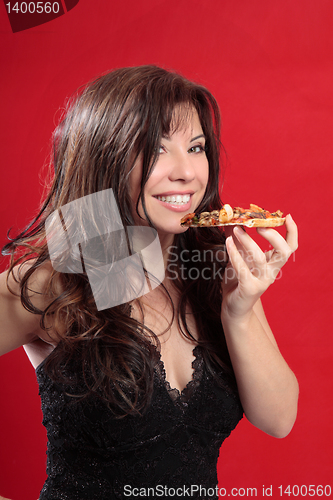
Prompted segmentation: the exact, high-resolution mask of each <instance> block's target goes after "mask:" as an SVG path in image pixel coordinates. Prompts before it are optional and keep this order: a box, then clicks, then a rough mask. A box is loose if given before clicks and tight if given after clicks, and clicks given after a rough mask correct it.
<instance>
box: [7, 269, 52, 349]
mask: <svg viewBox="0 0 333 500" xmlns="http://www.w3.org/2000/svg"><path fill="white" fill-rule="evenodd" d="M32 265H33V262H32V261H28V262H27V263H25V264H23V265H21V266H17V267H15V268H14V269H13V273H9V274H8V271H5V272H3V273H2V274H0V355H1V354H4V353H6V352H9V351H11V350H13V349H16V348H17V347H20V346H22V345H24V344H29V343H31V342H34V341H35V340H38V339H39V338H43V337H45V335H47V334H46V332H45V331H44V330H43V329H42V328H41V326H40V320H41V314H42V312H43V311H44V310H45V308H46V307H47V306H48V305H49V304H50V302H51V301H52V300H53V299H52V298H51V297H50V295H49V293H48V286H49V282H50V278H51V273H52V266H51V264H50V263H45V265H43V266H42V267H40V268H38V269H36V270H35V271H34V273H33V274H32V275H31V276H30V277H29V280H28V292H27V294H28V297H29V300H30V301H31V303H32V304H33V306H34V307H35V308H36V310H38V311H40V314H38V313H36V314H35V313H32V312H30V311H28V310H27V309H26V308H25V307H24V306H23V305H22V302H21V286H20V283H21V280H22V278H23V276H24V275H25V273H26V272H27V271H28V270H29V269H30V268H31V266H32ZM7 285H8V286H7ZM47 336H48V335H47ZM45 341H46V342H48V341H50V338H49V336H48V340H47V339H45Z"/></svg>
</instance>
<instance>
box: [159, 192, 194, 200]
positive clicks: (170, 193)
mask: <svg viewBox="0 0 333 500" xmlns="http://www.w3.org/2000/svg"><path fill="white" fill-rule="evenodd" d="M177 194H180V195H181V196H182V195H184V194H189V195H190V196H192V194H194V191H165V193H158V194H154V195H153V196H154V198H156V197H157V196H173V195H174V196H177Z"/></svg>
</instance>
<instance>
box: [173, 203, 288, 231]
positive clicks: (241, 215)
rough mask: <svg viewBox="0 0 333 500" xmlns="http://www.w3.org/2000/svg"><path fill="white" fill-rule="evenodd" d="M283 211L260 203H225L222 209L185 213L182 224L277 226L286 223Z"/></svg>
mask: <svg viewBox="0 0 333 500" xmlns="http://www.w3.org/2000/svg"><path fill="white" fill-rule="evenodd" d="M282 215H283V214H282V212H280V210H277V211H276V212H268V210H265V209H263V208H260V207H258V205H253V204H250V208H247V209H245V208H240V207H236V208H231V206H230V205H227V204H226V205H223V207H222V208H221V209H220V210H213V211H212V212H202V213H200V214H198V213H192V214H187V215H185V216H184V217H183V218H182V219H181V221H180V224H181V226H185V227H212V226H247V227H277V226H282V225H283V224H284V223H285V217H282Z"/></svg>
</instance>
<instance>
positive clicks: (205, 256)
mask: <svg viewBox="0 0 333 500" xmlns="http://www.w3.org/2000/svg"><path fill="white" fill-rule="evenodd" d="M219 120H220V119H219V111H218V107H217V104H216V101H215V99H214V98H213V96H212V95H211V94H210V93H209V92H208V90H206V89H205V88H203V87H201V86H199V85H197V84H194V83H192V82H189V81H187V80H186V79H184V78H182V77H181V76H179V75H177V74H175V73H172V72H167V71H165V70H163V69H160V68H157V67H154V66H143V67H137V68H124V69H120V70H116V71H113V72H111V73H108V74H106V75H104V76H102V77H100V78H99V79H97V80H96V81H95V82H93V83H92V84H91V85H89V86H88V87H87V88H86V89H84V90H83V92H82V93H81V95H79V96H78V97H77V99H76V100H75V101H74V102H73V103H72V104H71V105H70V106H69V109H68V111H67V114H66V116H65V117H64V119H63V121H62V122H61V124H60V125H59V127H58V128H57V130H56V133H55V138H54V169H55V175H54V181H53V184H52V186H51V188H50V190H49V194H48V196H47V198H46V200H45V202H44V203H43V206H42V208H41V210H40V213H39V215H38V216H37V217H36V219H35V220H34V221H33V222H32V224H31V226H30V227H29V228H28V229H26V230H25V231H24V232H23V233H22V234H21V235H19V236H18V237H17V238H15V239H14V240H13V241H12V242H11V243H9V244H8V245H7V246H6V247H5V251H6V252H7V253H9V252H11V253H12V260H11V266H10V269H9V273H3V274H2V275H1V303H0V308H1V321H0V325H1V326H0V328H1V336H0V342H1V344H0V345H1V353H5V352H7V351H10V350H12V349H15V348H16V347H19V346H21V345H24V347H25V350H26V352H27V354H28V356H29V358H30V360H31V362H32V364H33V365H34V367H35V368H36V373H37V378H38V382H39V385H40V395H41V399H42V408H43V413H44V420H43V423H44V425H45V426H46V428H47V430H48V439H49V442H48V466H47V472H48V479H47V481H46V483H45V485H44V487H43V489H42V492H41V495H40V499H46V498H47V499H53V498H54V499H55V498H59V499H60V498H62V499H71V500H73V499H76V498H80V499H84V498H87V499H88V498H89V499H93V498H96V499H97V498H98V499H104V498H105V499H110V498H124V497H134V496H138V495H139V494H140V495H141V496H148V495H150V496H152V497H154V496H155V497H163V495H164V496H165V497H167V496H170V495H172V494H173V495H177V496H190V495H191V496H193V497H196V498H216V497H217V490H216V483H217V477H216V462H217V458H218V453H219V448H220V445H221V443H222V442H223V440H224V439H225V438H226V437H227V436H228V435H229V434H230V432H231V430H232V429H233V428H234V427H235V426H236V425H237V423H238V421H239V420H240V418H241V417H242V415H243V411H244V413H245V415H246V417H247V418H248V419H249V420H250V422H251V423H252V424H253V425H255V426H257V427H258V428H260V429H262V430H263V431H264V432H267V433H268V434H271V435H273V436H276V437H283V436H286V435H287V434H288V433H289V431H290V430H291V428H292V426H293V423H294V420H295V417H296V411H297V398H298V385H297V381H296V379H295V376H294V374H293V373H292V371H291V370H290V369H289V367H288V366H287V364H286V362H285V361H284V359H283V357H282V356H281V354H280V352H279V349H278V347H277V344H276V341H275V339H274V336H273V334H272V332H271V330H270V328H269V325H268V323H267V321H266V318H265V315H264V312H263V309H262V306H261V302H260V296H261V295H262V293H263V292H264V291H265V290H266V289H267V288H268V286H269V285H270V284H271V283H272V282H273V281H274V278H275V277H276V275H277V274H278V272H279V270H280V269H281V267H282V266H283V264H284V263H285V262H286V261H287V259H288V257H289V256H290V255H291V253H292V252H293V251H295V250H296V248H297V228H296V225H295V223H294V222H293V220H292V218H291V217H290V216H287V218H286V229H287V233H286V238H285V239H284V238H283V237H282V236H281V235H280V234H279V233H278V232H277V231H275V230H273V229H259V230H258V231H259V233H260V234H261V236H263V237H264V238H265V239H266V240H267V241H269V243H270V244H271V245H272V248H273V250H272V251H270V252H269V253H266V254H264V253H263V252H262V251H261V249H260V248H259V246H258V245H257V244H256V243H255V242H254V241H253V240H252V238H251V237H250V236H249V235H248V234H247V233H246V232H244V231H243V230H241V229H239V228H236V229H234V230H233V233H232V234H230V235H229V236H228V238H227V239H226V240H225V236H224V234H223V233H222V232H221V231H220V228H214V229H200V228H198V229H196V228H194V229H192V228H191V229H187V228H184V227H181V226H180V219H181V218H182V217H183V216H184V215H185V214H186V213H188V212H201V211H206V210H213V209H216V208H219V207H220V206H221V202H220V199H219V191H218V186H219V149H220V148H219V133H220V130H219V123H220V121H219ZM100 193H107V194H110V197H114V198H112V200H113V201H114V203H113V204H112V206H111V205H110V206H109V207H108V208H109V210H106V209H105V203H104V201H103V202H102V203H99V201H98V197H99V196H100ZM101 196H102V195H101ZM110 197H108V196H107V198H105V199H106V200H109V199H111V198H110ZM81 200H89V203H90V202H91V203H92V204H91V205H89V203H88V205H87V207H88V208H84V209H82V207H83V205H82V204H81ZM91 200H93V201H91ZM94 200H97V201H96V203H95V201H94ZM82 203H83V202H82ZM106 203H108V201H106ZM89 207H90V209H89ZM91 207H92V208H91ZM115 207H116V208H115ZM111 209H112V210H113V212H112V213H114V210H116V211H117V210H118V211H119V212H118V213H117V214H116V216H115V218H116V219H117V221H118V222H119V226H117V227H112V228H111V229H110V227H111V226H110V225H112V224H113V223H114V221H113V222H112V220H113V219H114V217H113V216H112V217H111V216H109V215H107V216H105V214H109V213H110V210H111ZM87 214H88V215H87ZM50 221H51V223H50ZM52 221H53V222H52ZM54 221H56V224H55V225H54ZM101 221H102V222H101ZM105 221H106V222H105ZM57 224H58V226H57ZM100 224H102V226H101V225H100ZM87 225H88V226H89V230H88V229H86V228H87ZM139 226H140V227H141V228H145V227H146V228H153V231H155V233H154V234H157V235H158V241H159V243H160V249H161V255H162V256H163V260H162V262H163V266H162V267H164V273H165V276H164V277H162V278H161V279H160V280H158V279H157V277H156V276H155V278H156V279H155V281H154V276H152V274H154V272H153V273H151V272H150V271H149V270H148V267H149V262H148V263H147V261H144V262H143V264H144V267H145V274H144V275H143V276H144V279H145V280H146V281H145V282H146V283H148V289H147V288H146V289H145V293H141V292H142V290H141V292H140V291H139V292H138V289H137V288H135V286H134V285H135V284H136V276H137V275H139V271H138V269H139V267H140V266H139V267H137V268H135V269H134V270H132V268H130V271H128V268H127V269H125V270H124V269H123V270H122V271H121V272H120V279H119V275H117V276H118V278H117V280H116V281H113V279H111V280H109V281H107V276H106V279H104V277H103V279H102V278H100V271H101V269H103V272H104V275H105V267H104V266H105V265H106V266H109V267H107V269H109V270H110V269H111V268H112V266H115V265H116V262H119V260H121V259H122V258H124V253H122V252H121V251H120V250H119V249H120V248H123V247H124V241H127V243H128V244H127V246H126V245H125V247H126V249H127V250H128V258H129V259H130V258H131V257H132V258H134V257H133V255H134V254H135V253H136V252H135V250H134V247H133V244H131V242H130V241H129V240H130V237H129V236H128V233H129V231H130V228H133V227H134V229H135V230H138V229H137V228H138V227H139ZM91 227H93V229H94V231H95V232H94V231H93V232H91ZM96 228H97V230H96ZM117 229H118V230H117ZM126 231H127V236H126V237H124V234H125V233H124V232H126ZM140 231H141V230H140ZM142 231H145V230H144V229H142ZM108 233H109V235H108ZM66 234H67V236H66ZM92 234H93V236H94V237H93V238H92V240H93V243H92V244H91V243H89V242H90V241H91V238H90V237H89V235H90V236H91V235H92ZM110 234H111V237H110ZM68 235H69V236H68ZM78 235H79V236H78ZM68 242H69V243H68ZM73 242H74V243H75V244H74V243H73ZM132 243H133V242H132ZM89 245H90V246H89ZM148 246H149V245H148ZM143 247H144V245H143V244H141V247H140V248H141V250H142V249H143ZM22 248H24V251H23V252H22V251H21V254H20V255H19V256H18V257H17V258H15V255H16V254H17V251H18V250H20V249H22ZM225 250H226V252H225ZM125 254H126V252H125ZM126 255H127V254H126ZM126 255H125V257H126ZM151 257H152V256H150V257H149V258H148V260H149V259H150V258H151ZM227 261H229V262H228V264H227ZM126 262H127V261H126ZM128 262H130V260H129V261H128ZM131 262H132V261H131ZM136 262H142V261H141V260H140V261H136ZM110 263H111V264H110ZM140 265H141V264H140ZM125 267H126V266H125ZM112 269H113V268H112ZM108 272H109V271H107V272H106V275H107V274H108ZM110 272H111V271H110ZM156 274H158V273H156ZM7 275H8V286H9V288H10V290H11V292H10V291H9V290H8V288H7V286H6V278H7ZM112 276H113V275H112ZM114 276H115V275H114ZM133 276H134V278H133ZM161 281H162V283H161ZM106 282H107V283H108V285H105V283H106ZM133 283H134V285H133ZM94 287H95V288H96V289H98V290H97V292H96V290H95V289H94ZM119 287H120V289H121V293H120V299H119V297H118V302H117V304H116V305H113V307H108V306H107V305H108V304H107V302H106V304H107V305H106V306H105V305H104V306H101V307H99V305H98V304H99V303H100V302H99V299H100V298H105V297H106V298H107V300H108V298H109V294H112V293H113V291H114V290H115V289H117V290H118V289H119ZM128 288H130V289H131V292H133V290H134V297H133V293H132V296H131V300H125V298H126V297H127V295H126V293H127V289H128ZM135 293H136V295H135ZM149 488H151V490H149ZM186 488H187V489H186ZM172 489H173V490H172Z"/></svg>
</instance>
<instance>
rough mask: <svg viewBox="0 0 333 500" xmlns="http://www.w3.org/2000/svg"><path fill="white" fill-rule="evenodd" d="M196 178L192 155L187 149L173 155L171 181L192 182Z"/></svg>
mask: <svg viewBox="0 0 333 500" xmlns="http://www.w3.org/2000/svg"><path fill="white" fill-rule="evenodd" d="M194 178H195V170H194V167H193V165H192V161H191V155H190V154H188V152H187V151H178V152H177V153H174V155H173V161H172V166H171V168H170V172H169V179H170V180H171V181H185V182H190V181H192V180H193V179H194Z"/></svg>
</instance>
